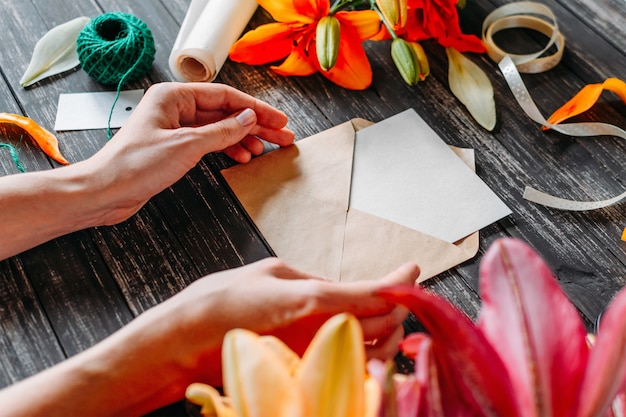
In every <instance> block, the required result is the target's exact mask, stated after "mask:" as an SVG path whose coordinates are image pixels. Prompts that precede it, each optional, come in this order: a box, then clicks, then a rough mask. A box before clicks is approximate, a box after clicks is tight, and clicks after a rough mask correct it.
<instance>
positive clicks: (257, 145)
mask: <svg viewBox="0 0 626 417" xmlns="http://www.w3.org/2000/svg"><path fill="white" fill-rule="evenodd" d="M239 143H240V144H241V146H243V147H244V148H246V149H247V150H248V151H250V153H251V154H252V155H254V156H258V155H261V154H262V153H263V151H264V150H265V146H263V142H261V140H260V139H259V138H257V137H256V136H252V135H248V136H246V137H245V138H243V139H241V142H239Z"/></svg>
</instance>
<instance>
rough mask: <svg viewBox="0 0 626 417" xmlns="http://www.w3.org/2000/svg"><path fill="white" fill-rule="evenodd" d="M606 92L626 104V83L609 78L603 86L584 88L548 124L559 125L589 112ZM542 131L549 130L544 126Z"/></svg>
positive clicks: (559, 109)
mask: <svg viewBox="0 0 626 417" xmlns="http://www.w3.org/2000/svg"><path fill="white" fill-rule="evenodd" d="M604 90H609V91H613V92H614V93H615V94H617V95H618V96H619V97H620V98H621V99H622V101H623V102H624V103H626V83H625V82H624V81H622V80H620V79H618V78H607V79H606V80H605V81H604V82H603V83H602V84H588V85H586V86H584V87H583V88H582V89H581V90H580V91H579V92H578V93H577V94H576V95H575V96H574V97H572V98H571V99H570V100H569V101H568V102H567V103H565V104H564V105H563V106H561V107H560V108H558V109H557V110H556V111H555V112H554V113H552V115H551V116H550V117H549V118H548V123H551V124H558V123H561V122H562V121H564V120H566V119H569V118H570V117H574V116H577V115H579V114H581V113H583V112H585V111H587V110H589V109H590V108H591V107H592V106H593V105H594V104H595V103H596V101H598V99H599V98H600V95H601V94H602V91H604ZM542 129H543V130H547V129H549V128H548V127H545V126H544V127H542Z"/></svg>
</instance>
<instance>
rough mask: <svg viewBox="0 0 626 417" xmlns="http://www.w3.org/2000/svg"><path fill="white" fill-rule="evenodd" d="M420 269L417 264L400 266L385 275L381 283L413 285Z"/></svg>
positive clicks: (410, 263) (409, 263)
mask: <svg viewBox="0 0 626 417" xmlns="http://www.w3.org/2000/svg"><path fill="white" fill-rule="evenodd" d="M420 272H421V271H420V268H419V266H417V264H415V263H412V262H408V263H406V264H404V265H402V266H400V267H399V268H398V269H396V270H395V271H393V272H391V273H389V274H388V275H386V276H385V277H384V278H383V279H382V280H381V282H383V283H385V284H387V285H395V284H406V285H415V282H416V281H417V278H418V277H419V275H420Z"/></svg>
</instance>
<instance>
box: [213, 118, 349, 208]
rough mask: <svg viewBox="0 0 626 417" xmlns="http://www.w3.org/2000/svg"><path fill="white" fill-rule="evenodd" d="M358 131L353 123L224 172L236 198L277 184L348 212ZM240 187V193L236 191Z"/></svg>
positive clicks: (336, 127)
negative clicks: (355, 139)
mask: <svg viewBox="0 0 626 417" xmlns="http://www.w3.org/2000/svg"><path fill="white" fill-rule="evenodd" d="M354 137H355V132H354V128H353V127H352V124H351V123H350V122H346V123H342V124H340V125H338V126H335V127H333V128H330V129H328V130H325V131H323V132H321V133H318V134H316V135H313V136H310V137H308V138H305V139H302V140H299V141H298V142H296V143H295V144H293V145H291V146H288V147H286V148H280V149H277V150H275V151H272V152H268V153H267V154H265V155H262V156H259V157H257V158H254V159H253V160H252V161H250V162H249V163H247V164H241V165H235V166H233V167H231V168H228V169H225V170H223V171H222V175H223V176H224V179H226V181H227V182H228V184H229V185H230V186H231V188H233V191H234V192H235V194H236V195H238V196H239V195H240V193H248V192H254V190H252V189H253V188H256V187H261V186H265V184H277V185H280V186H281V187H283V188H287V189H290V190H292V191H294V192H298V193H301V194H306V195H309V196H311V197H314V198H316V199H318V200H322V201H326V202H334V203H335V204H338V205H341V206H343V207H345V208H346V209H347V207H348V201H349V198H350V178H351V175H352V174H351V173H352V155H353V152H354ZM235 188H237V190H235Z"/></svg>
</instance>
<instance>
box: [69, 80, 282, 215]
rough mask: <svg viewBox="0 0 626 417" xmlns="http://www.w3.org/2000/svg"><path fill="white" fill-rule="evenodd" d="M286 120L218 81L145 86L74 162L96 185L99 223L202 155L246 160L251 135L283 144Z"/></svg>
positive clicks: (258, 148)
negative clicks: (117, 122)
mask: <svg viewBox="0 0 626 417" xmlns="http://www.w3.org/2000/svg"><path fill="white" fill-rule="evenodd" d="M287 121H288V120H287V116H286V115H285V114H284V113H283V112H281V111H279V110H277V109H275V108H274V107H272V106H270V105H269V104H267V103H265V102H263V101H261V100H257V99H256V98H254V97H252V96H249V95H247V94H245V93H243V92H241V91H239V90H236V89H234V88H232V87H228V86H226V85H223V84H215V83H161V84H155V85H153V86H152V87H151V88H150V89H149V90H148V91H147V92H146V94H145V96H144V98H143V99H142V101H141V102H140V104H139V105H138V106H137V108H136V109H135V111H134V112H133V114H132V115H131V117H130V118H129V119H128V120H127V121H126V123H125V124H124V126H123V127H122V128H121V129H120V131H119V132H118V133H117V134H116V135H115V136H114V137H113V138H112V139H111V140H110V141H109V142H108V143H107V144H106V145H105V146H104V147H103V148H102V149H101V150H100V151H99V152H98V153H96V154H95V155H94V156H93V157H91V158H89V159H88V160H86V161H83V162H82V163H81V164H84V166H85V168H86V169H87V170H88V171H90V172H91V173H92V174H91V175H92V177H94V178H97V181H98V187H97V188H98V189H103V192H102V193H101V194H99V197H98V201H99V203H100V205H102V206H103V207H104V209H105V212H104V213H102V214H101V216H102V220H101V221H100V223H101V224H114V223H118V222H120V221H122V220H125V219H127V218H128V217H130V216H131V215H132V214H134V213H135V212H136V211H138V210H139V209H140V208H141V207H142V206H143V205H144V204H145V203H146V202H147V201H148V200H149V199H150V198H151V197H152V196H154V195H155V194H157V193H158V192H160V191H162V190H163V189H165V188H167V187H169V186H170V185H172V184H173V183H175V182H176V181H178V180H179V179H180V178H181V177H182V176H183V175H185V173H187V171H189V170H190V169H191V168H193V167H194V166H195V165H196V164H197V163H198V162H199V161H200V159H201V158H202V157H203V156H204V155H206V154H207V153H210V152H224V153H225V154H227V155H228V156H230V157H231V158H232V159H234V160H236V161H238V162H248V161H249V160H250V158H252V156H254V155H259V154H261V153H262V152H263V143H262V142H261V140H260V139H259V138H262V139H264V140H266V141H268V142H271V143H275V144H277V145H280V146H287V145H290V144H291V143H293V140H294V134H293V132H291V131H290V130H288V129H286V128H285V126H286V125H287ZM94 171H95V172H94Z"/></svg>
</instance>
